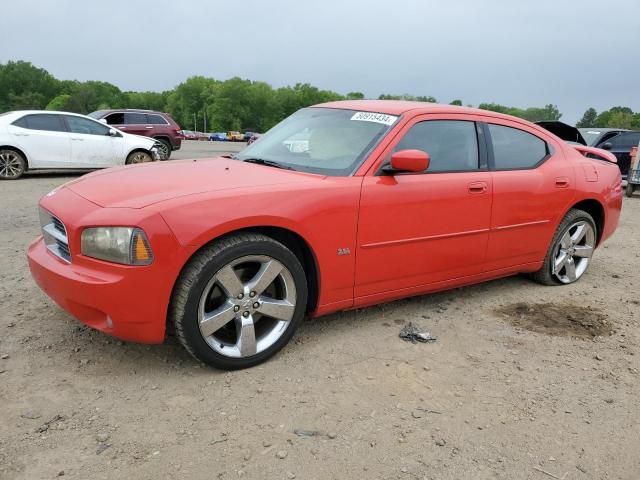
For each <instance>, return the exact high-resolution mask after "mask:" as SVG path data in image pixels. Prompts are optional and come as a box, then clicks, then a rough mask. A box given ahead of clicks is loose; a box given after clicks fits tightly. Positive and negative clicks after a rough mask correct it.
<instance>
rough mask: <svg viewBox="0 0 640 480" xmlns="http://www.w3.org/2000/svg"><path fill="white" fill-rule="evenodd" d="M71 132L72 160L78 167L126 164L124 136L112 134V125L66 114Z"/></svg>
mask: <svg viewBox="0 0 640 480" xmlns="http://www.w3.org/2000/svg"><path fill="white" fill-rule="evenodd" d="M65 119H66V121H67V125H69V131H70V132H71V160H72V162H73V165H74V166H76V167H78V168H101V167H110V166H112V165H117V164H120V165H121V164H124V158H123V155H122V137H121V136H120V134H118V136H111V135H110V134H109V131H110V130H111V128H110V127H108V126H106V125H104V124H102V123H100V122H96V121H95V120H90V119H88V118H83V117H76V116H73V115H66V116H65Z"/></svg>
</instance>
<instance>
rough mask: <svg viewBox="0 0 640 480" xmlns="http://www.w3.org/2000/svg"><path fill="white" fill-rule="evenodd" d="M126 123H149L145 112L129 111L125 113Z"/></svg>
mask: <svg viewBox="0 0 640 480" xmlns="http://www.w3.org/2000/svg"><path fill="white" fill-rule="evenodd" d="M124 123H126V124H127V125H144V124H146V123H147V116H146V115H145V114H144V113H134V112H127V113H125V114H124Z"/></svg>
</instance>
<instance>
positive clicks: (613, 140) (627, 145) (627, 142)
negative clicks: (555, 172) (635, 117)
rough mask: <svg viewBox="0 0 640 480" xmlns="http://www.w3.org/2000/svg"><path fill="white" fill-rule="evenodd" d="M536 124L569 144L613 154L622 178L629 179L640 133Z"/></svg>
mask: <svg viewBox="0 0 640 480" xmlns="http://www.w3.org/2000/svg"><path fill="white" fill-rule="evenodd" d="M536 123H537V124H538V125H540V126H541V127H542V128H545V129H547V130H549V131H550V132H551V133H553V134H555V135H557V136H558V137H560V138H561V139H563V140H565V141H567V142H569V143H572V144H578V145H585V146H588V147H595V148H600V149H602V150H607V151H609V152H611V153H612V154H613V155H615V157H616V159H617V162H618V168H620V173H621V174H622V177H623V178H626V177H627V174H628V173H629V164H630V158H631V157H630V156H629V153H630V152H631V149H632V148H633V147H637V146H638V143H639V142H640V132H635V131H630V130H626V129H623V128H596V127H594V128H576V127H573V126H571V125H567V124H566V123H563V122H558V121H549V122H536Z"/></svg>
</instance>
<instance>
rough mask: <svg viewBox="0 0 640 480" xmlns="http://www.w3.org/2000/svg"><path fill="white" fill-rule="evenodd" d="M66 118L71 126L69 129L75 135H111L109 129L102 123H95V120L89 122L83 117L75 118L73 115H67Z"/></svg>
mask: <svg viewBox="0 0 640 480" xmlns="http://www.w3.org/2000/svg"><path fill="white" fill-rule="evenodd" d="M65 118H66V119H67V123H68V124H69V129H70V130H71V132H73V133H83V134H85V135H108V134H109V127H107V126H105V125H103V124H101V123H98V122H94V121H93V120H88V119H86V118H82V117H73V116H71V115H67V116H66V117H65Z"/></svg>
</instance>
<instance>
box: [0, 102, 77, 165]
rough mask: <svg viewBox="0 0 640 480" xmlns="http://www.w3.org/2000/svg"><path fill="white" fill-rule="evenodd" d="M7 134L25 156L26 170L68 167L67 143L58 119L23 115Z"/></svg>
mask: <svg viewBox="0 0 640 480" xmlns="http://www.w3.org/2000/svg"><path fill="white" fill-rule="evenodd" d="M8 131H9V134H10V135H11V136H12V137H13V138H14V139H15V143H16V145H17V146H19V147H20V148H21V149H22V150H23V151H24V152H25V153H26V155H27V161H28V162H29V167H30V168H58V167H68V166H69V165H70V163H71V141H70V139H69V132H68V131H67V128H66V125H65V123H64V121H63V119H62V115H55V114H51V113H34V114H29V115H25V116H24V117H21V118H19V119H18V120H16V121H14V122H13V123H12V124H11V125H9V127H8Z"/></svg>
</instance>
